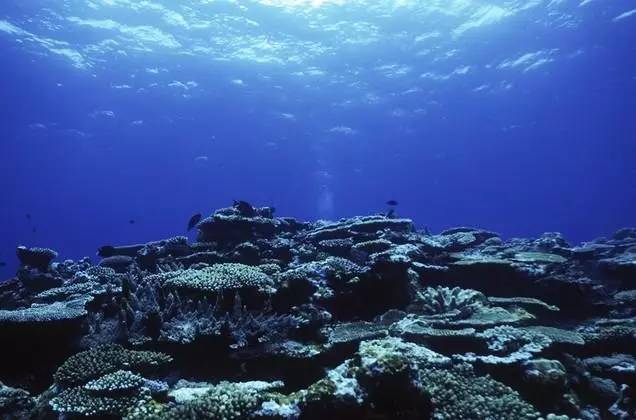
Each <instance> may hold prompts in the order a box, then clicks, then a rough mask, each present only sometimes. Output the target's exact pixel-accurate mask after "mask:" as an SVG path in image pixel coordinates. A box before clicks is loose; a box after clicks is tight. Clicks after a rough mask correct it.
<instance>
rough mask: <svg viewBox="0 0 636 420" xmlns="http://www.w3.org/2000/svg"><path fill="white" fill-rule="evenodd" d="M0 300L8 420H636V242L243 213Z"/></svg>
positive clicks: (22, 274) (110, 249) (37, 270)
mask: <svg viewBox="0 0 636 420" xmlns="http://www.w3.org/2000/svg"><path fill="white" fill-rule="evenodd" d="M196 228H197V229H198V234H197V241H196V242H190V241H189V240H188V238H186V237H182V236H179V237H175V238H168V239H164V240H159V241H154V242H150V243H146V244H133V245H124V246H104V247H101V248H100V249H99V251H98V255H99V256H100V257H101V260H100V261H97V262H95V263H94V262H92V261H91V260H90V258H84V259H81V260H79V261H71V260H66V261H61V262H54V259H55V258H56V257H57V253H55V252H54V251H51V250H47V249H44V248H25V247H19V248H18V250H17V256H18V258H19V259H20V263H21V266H20V269H19V270H18V272H17V274H16V276H15V278H12V279H9V280H8V281H6V282H4V283H2V284H0V335H1V336H2V338H3V350H4V353H5V356H4V357H3V358H1V359H0V381H2V383H0V417H2V418H7V419H25V418H34V419H36V418H37V419H49V418H50V419H55V418H59V419H75V418H98V419H101V418H125V419H129V420H140V419H156V420H163V419H209V418H214V419H222V420H225V419H228V420H229V419H244V418H258V419H267V418H271V419H321V418H334V419H345V418H368V419H371V418H378V419H379V418H386V419H397V418H400V419H415V418H418V419H420V418H430V419H449V420H450V419H460V418H461V419H539V418H542V419H552V420H566V419H613V418H615V419H628V418H636V404H635V403H634V401H636V396H635V392H634V390H635V389H636V359H635V357H634V355H635V354H636V287H635V286H634V278H635V277H634V274H635V271H634V266H635V265H634V264H635V263H634V262H635V261H636V260H635V256H636V229H622V230H620V231H618V232H616V233H615V234H614V235H613V236H611V237H609V238H602V239H598V240H595V241H591V242H586V243H583V244H580V245H577V246H572V245H570V244H568V243H567V242H566V241H565V240H564V239H563V238H562V237H561V235H559V234H557V233H546V234H544V235H542V236H541V237H539V238H536V239H511V240H507V241H504V240H502V239H501V238H499V237H498V235H497V234H496V233H493V232H490V231H486V230H481V229H476V228H469V227H459V228H453V229H449V230H446V231H444V232H441V233H440V234H430V233H429V232H418V231H417V230H416V229H415V227H414V225H413V223H412V221H411V220H409V219H403V218H396V217H393V215H392V217H387V216H383V215H372V216H359V217H354V218H350V219H342V220H339V221H336V222H328V221H317V222H301V221H298V220H295V219H293V218H288V217H275V216H274V211H273V209H272V208H269V207H262V208H257V207H252V206H251V205H249V204H248V203H246V202H243V201H236V202H235V203H234V205H233V206H231V207H227V208H223V209H219V210H218V211H216V212H215V213H214V214H212V215H210V216H208V217H206V218H203V219H202V220H201V221H200V222H199V223H198V224H197V225H196Z"/></svg>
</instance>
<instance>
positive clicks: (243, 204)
mask: <svg viewBox="0 0 636 420" xmlns="http://www.w3.org/2000/svg"><path fill="white" fill-rule="evenodd" d="M234 208H235V209H237V210H238V211H239V213H241V216H245V217H254V216H256V210H254V207H252V205H251V204H250V203H248V202H247V201H243V200H234Z"/></svg>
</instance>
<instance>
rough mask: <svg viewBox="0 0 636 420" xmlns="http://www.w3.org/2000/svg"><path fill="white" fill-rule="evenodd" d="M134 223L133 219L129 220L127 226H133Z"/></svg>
mask: <svg viewBox="0 0 636 420" xmlns="http://www.w3.org/2000/svg"><path fill="white" fill-rule="evenodd" d="M135 223H136V222H135V220H134V219H130V220H129V221H128V224H130V225H134V224H135Z"/></svg>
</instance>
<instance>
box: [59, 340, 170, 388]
mask: <svg viewBox="0 0 636 420" xmlns="http://www.w3.org/2000/svg"><path fill="white" fill-rule="evenodd" d="M171 361H172V358H171V357H170V356H168V355H167V354H164V353H157V352H151V351H135V350H128V349H125V348H124V347H122V346H119V345H117V344H109V345H103V346H98V347H95V348H92V349H90V350H86V351H83V352H80V353H77V354H75V355H73V356H71V357H69V358H68V359H67V360H66V361H65V362H64V363H63V364H62V365H61V366H60V367H59V368H58V369H57V371H56V372H55V374H54V375H53V377H54V379H55V382H57V383H58V384H59V385H61V386H64V387H69V386H75V385H80V384H83V383H86V382H87V381H89V380H91V379H96V378H99V377H101V376H103V375H105V374H108V373H112V372H115V371H117V370H120V369H128V370H133V371H144V370H148V369H156V368H158V367H160V366H163V365H166V364H168V363H170V362H171Z"/></svg>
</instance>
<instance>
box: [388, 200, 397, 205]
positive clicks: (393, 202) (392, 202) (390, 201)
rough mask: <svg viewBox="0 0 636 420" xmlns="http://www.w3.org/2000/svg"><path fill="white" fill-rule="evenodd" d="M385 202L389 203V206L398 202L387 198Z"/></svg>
mask: <svg viewBox="0 0 636 420" xmlns="http://www.w3.org/2000/svg"><path fill="white" fill-rule="evenodd" d="M386 204H387V205H389V206H397V205H398V202H397V201H395V200H389V201H387V202H386Z"/></svg>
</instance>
